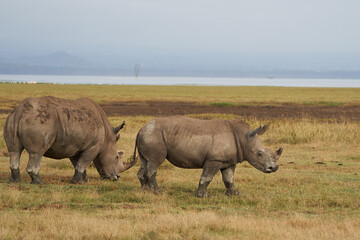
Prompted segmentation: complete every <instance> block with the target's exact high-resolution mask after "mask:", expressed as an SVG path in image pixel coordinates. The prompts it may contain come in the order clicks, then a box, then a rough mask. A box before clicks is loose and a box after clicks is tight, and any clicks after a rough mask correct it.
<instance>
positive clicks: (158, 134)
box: [143, 116, 237, 168]
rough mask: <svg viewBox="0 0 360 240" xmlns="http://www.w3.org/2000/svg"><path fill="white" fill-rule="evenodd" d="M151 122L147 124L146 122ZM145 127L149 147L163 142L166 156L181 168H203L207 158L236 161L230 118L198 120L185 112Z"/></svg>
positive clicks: (235, 148) (157, 120)
mask: <svg viewBox="0 0 360 240" xmlns="http://www.w3.org/2000/svg"><path fill="white" fill-rule="evenodd" d="M147 126H148V125H147ZM145 128H146V129H147V131H143V133H144V134H145V135H146V136H145V138H147V139H149V140H148V141H147V142H145V145H148V146H150V145H152V144H151V143H153V142H155V143H156V144H153V146H151V147H148V149H149V151H151V149H152V151H154V149H156V148H159V142H160V141H162V142H164V146H165V147H166V158H167V159H168V160H169V161H170V162H171V163H172V164H174V165H175V166H178V167H182V168H201V167H202V166H203V164H204V162H205V161H211V160H215V161H232V162H236V156H237V147H236V143H235V140H234V133H233V131H232V129H231V127H230V124H229V122H228V121H227V120H221V119H217V120H199V119H193V118H189V117H183V116H173V117H166V118H158V119H156V120H154V121H153V127H152V130H151V131H150V130H149V127H146V126H145Z"/></svg>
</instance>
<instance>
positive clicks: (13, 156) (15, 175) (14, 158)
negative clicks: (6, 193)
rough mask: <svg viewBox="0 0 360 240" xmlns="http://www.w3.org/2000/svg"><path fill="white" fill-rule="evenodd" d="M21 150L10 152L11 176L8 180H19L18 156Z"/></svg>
mask: <svg viewBox="0 0 360 240" xmlns="http://www.w3.org/2000/svg"><path fill="white" fill-rule="evenodd" d="M21 152H22V150H21V151H19V152H10V164H9V165H10V169H11V176H10V179H9V182H11V183H12V182H20V156H21Z"/></svg>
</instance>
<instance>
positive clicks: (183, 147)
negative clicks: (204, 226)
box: [135, 116, 283, 198]
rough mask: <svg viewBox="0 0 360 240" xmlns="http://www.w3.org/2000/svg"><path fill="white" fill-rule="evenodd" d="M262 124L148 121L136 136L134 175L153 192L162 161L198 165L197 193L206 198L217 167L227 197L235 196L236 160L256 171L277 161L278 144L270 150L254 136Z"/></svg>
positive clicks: (184, 119)
mask: <svg viewBox="0 0 360 240" xmlns="http://www.w3.org/2000/svg"><path fill="white" fill-rule="evenodd" d="M267 128H268V125H265V126H263V127H259V128H257V129H255V130H251V129H250V127H249V125H248V124H247V123H245V122H243V121H241V120H222V119H215V120H199V119H193V118H190V117H184V116H171V117H164V118H158V119H154V120H151V121H150V122H148V123H147V124H146V125H145V126H144V127H142V128H141V129H140V131H139V133H138V135H137V137H136V144H135V151H136V148H137V149H138V153H139V156H140V159H141V167H140V169H139V172H138V175H137V176H138V178H139V180H140V183H141V185H142V187H148V188H150V189H153V190H154V191H155V193H156V192H158V185H157V183H156V172H157V168H158V167H159V166H160V164H161V163H162V162H163V161H164V160H165V158H166V159H168V160H169V162H170V163H172V164H173V165H175V166H177V167H180V168H202V169H203V172H202V175H201V178H200V182H199V187H198V189H197V191H196V196H197V197H200V198H201V197H208V196H209V194H208V193H207V190H206V189H207V186H208V185H209V183H210V182H211V180H212V178H213V177H214V175H215V174H216V173H217V172H218V171H219V170H221V173H222V179H223V181H224V184H225V187H226V189H227V190H226V194H227V195H238V194H239V192H238V190H237V189H236V188H235V186H234V170H235V166H236V164H237V163H239V162H243V161H248V162H249V163H250V164H251V165H253V166H254V167H255V168H257V169H258V170H260V171H262V172H265V173H271V172H275V171H276V170H277V169H278V163H277V160H278V158H279V156H280V155H281V153H282V151H283V147H281V148H279V149H278V150H277V151H275V152H273V151H271V150H270V149H266V148H264V146H263V145H262V143H261V141H260V139H259V137H258V135H261V134H263V133H264V132H265V131H266V129H267Z"/></svg>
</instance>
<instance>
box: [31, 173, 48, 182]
mask: <svg viewBox="0 0 360 240" xmlns="http://www.w3.org/2000/svg"><path fill="white" fill-rule="evenodd" d="M29 175H30V177H31V184H44V182H43V181H42V180H41V178H40V175H39V174H35V173H29Z"/></svg>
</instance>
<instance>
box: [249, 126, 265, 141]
mask: <svg viewBox="0 0 360 240" xmlns="http://www.w3.org/2000/svg"><path fill="white" fill-rule="evenodd" d="M268 127H269V124H266V125H264V126H263V127H262V126H260V127H258V128H257V129H254V130H250V131H249V132H248V133H247V134H246V137H247V138H249V139H250V138H253V137H255V135H256V134H257V135H262V134H264V132H265V131H266V129H268Z"/></svg>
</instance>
